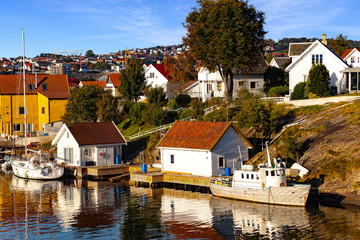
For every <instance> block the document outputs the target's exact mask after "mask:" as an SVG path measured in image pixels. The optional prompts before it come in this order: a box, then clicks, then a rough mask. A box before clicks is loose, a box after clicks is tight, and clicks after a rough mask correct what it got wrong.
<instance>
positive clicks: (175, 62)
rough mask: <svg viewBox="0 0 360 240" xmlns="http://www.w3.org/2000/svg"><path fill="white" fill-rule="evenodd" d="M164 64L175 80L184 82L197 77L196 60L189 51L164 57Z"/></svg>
mask: <svg viewBox="0 0 360 240" xmlns="http://www.w3.org/2000/svg"><path fill="white" fill-rule="evenodd" d="M164 66H165V70H167V71H169V76H170V77H172V78H173V80H174V81H176V82H181V83H184V82H188V81H191V80H196V79H197V74H198V73H197V71H196V68H195V67H196V61H195V59H194V58H193V57H192V56H191V54H190V53H189V52H185V53H183V54H178V55H176V57H167V58H165V59H164Z"/></svg>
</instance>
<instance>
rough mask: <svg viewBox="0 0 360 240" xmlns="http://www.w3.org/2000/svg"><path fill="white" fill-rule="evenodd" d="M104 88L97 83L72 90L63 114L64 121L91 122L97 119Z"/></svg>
mask: <svg viewBox="0 0 360 240" xmlns="http://www.w3.org/2000/svg"><path fill="white" fill-rule="evenodd" d="M103 93H104V90H103V89H102V88H100V87H98V86H95V85H85V86H83V87H81V88H79V87H76V88H74V89H73V90H72V92H71V96H70V98H69V100H68V102H67V104H66V107H65V114H64V116H62V121H63V122H64V123H89V122H96V121H97V114H96V113H97V105H96V103H97V102H98V101H99V99H100V98H101V96H102V94H103Z"/></svg>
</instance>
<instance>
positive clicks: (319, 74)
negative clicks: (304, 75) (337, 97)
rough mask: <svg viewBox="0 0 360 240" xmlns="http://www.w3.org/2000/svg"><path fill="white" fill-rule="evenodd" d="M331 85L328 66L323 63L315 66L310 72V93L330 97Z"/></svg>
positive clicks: (308, 82)
mask: <svg viewBox="0 0 360 240" xmlns="http://www.w3.org/2000/svg"><path fill="white" fill-rule="evenodd" d="M329 83H330V75H329V71H328V70H327V68H326V66H325V65H324V64H322V63H320V64H314V65H313V66H312V67H311V69H310V71H309V77H308V80H307V86H308V87H309V91H310V92H311V93H314V94H316V95H317V96H321V97H324V96H329V95H330V92H329Z"/></svg>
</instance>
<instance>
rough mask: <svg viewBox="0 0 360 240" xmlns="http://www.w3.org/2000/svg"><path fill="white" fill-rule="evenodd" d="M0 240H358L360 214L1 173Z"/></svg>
mask: <svg viewBox="0 0 360 240" xmlns="http://www.w3.org/2000/svg"><path fill="white" fill-rule="evenodd" d="M0 189H1V196H0V221H1V223H0V239H359V238H360V237H359V236H360V221H359V218H360V208H358V207H355V206H342V207H337V208H335V207H325V206H321V205H317V204H316V203H315V204H314V203H313V204H312V205H311V207H310V206H307V207H306V208H301V207H284V206H272V205H265V204H254V203H248V202H242V201H235V200H228V199H223V198H217V197H213V196H212V195H210V194H204V193H196V192H185V191H181V190H173V189H154V190H151V189H147V188H136V187H126V186H120V185H117V184H113V183H110V182H91V181H81V180H68V181H50V182H38V181H31V180H30V181H27V180H23V179H19V178H16V177H13V176H12V175H5V174H0Z"/></svg>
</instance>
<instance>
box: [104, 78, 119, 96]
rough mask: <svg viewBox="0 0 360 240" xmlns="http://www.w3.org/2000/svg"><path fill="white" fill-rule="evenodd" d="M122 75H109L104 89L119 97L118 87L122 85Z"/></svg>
mask: <svg viewBox="0 0 360 240" xmlns="http://www.w3.org/2000/svg"><path fill="white" fill-rule="evenodd" d="M120 75H121V74H120V73H112V74H109V76H108V77H107V78H106V81H105V82H106V83H105V87H104V89H105V90H109V91H110V92H111V94H112V95H113V96H114V97H118V96H119V95H120V94H119V91H118V87H119V85H120V80H119V77H120Z"/></svg>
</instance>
